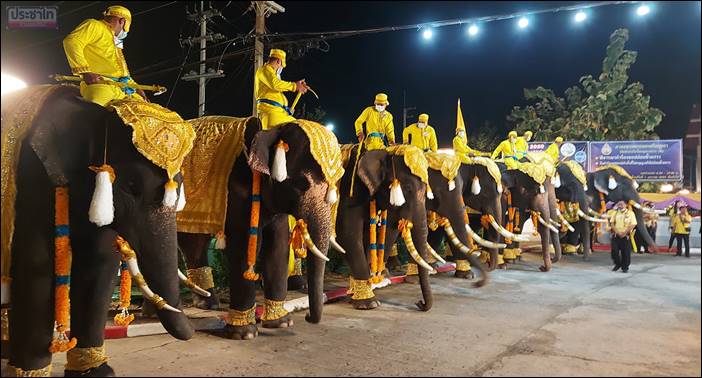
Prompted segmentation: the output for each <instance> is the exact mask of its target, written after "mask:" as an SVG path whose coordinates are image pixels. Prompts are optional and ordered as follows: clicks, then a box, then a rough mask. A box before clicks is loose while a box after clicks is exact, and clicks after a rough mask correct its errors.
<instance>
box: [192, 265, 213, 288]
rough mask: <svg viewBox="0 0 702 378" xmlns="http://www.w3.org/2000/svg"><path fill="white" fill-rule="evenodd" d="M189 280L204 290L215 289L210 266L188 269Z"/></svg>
mask: <svg viewBox="0 0 702 378" xmlns="http://www.w3.org/2000/svg"><path fill="white" fill-rule="evenodd" d="M188 278H189V279H190V280H191V281H193V283H194V284H195V285H197V286H199V287H200V288H201V289H202V290H209V289H212V288H213V287H214V277H212V268H211V267H209V266H203V267H200V268H193V269H188Z"/></svg>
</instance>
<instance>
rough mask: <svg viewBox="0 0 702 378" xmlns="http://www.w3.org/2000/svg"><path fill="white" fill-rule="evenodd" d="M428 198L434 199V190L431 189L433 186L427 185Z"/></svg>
mask: <svg viewBox="0 0 702 378" xmlns="http://www.w3.org/2000/svg"><path fill="white" fill-rule="evenodd" d="M427 198H428V199H430V200H433V199H434V192H432V191H431V186H429V185H427Z"/></svg>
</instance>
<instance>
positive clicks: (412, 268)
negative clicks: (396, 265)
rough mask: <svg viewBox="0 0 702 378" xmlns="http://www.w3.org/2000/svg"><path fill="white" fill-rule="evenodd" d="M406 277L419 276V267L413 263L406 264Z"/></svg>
mask: <svg viewBox="0 0 702 378" xmlns="http://www.w3.org/2000/svg"><path fill="white" fill-rule="evenodd" d="M405 274H406V275H408V276H416V275H418V274H419V266H418V265H417V264H415V263H408V264H407V273H405Z"/></svg>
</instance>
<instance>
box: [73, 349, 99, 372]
mask: <svg viewBox="0 0 702 378" xmlns="http://www.w3.org/2000/svg"><path fill="white" fill-rule="evenodd" d="M106 362H107V355H106V354H105V345H102V346H99V347H90V348H74V349H72V350H69V351H68V353H66V370H72V371H86V370H88V369H93V368H96V367H98V366H100V365H102V364H104V363H106Z"/></svg>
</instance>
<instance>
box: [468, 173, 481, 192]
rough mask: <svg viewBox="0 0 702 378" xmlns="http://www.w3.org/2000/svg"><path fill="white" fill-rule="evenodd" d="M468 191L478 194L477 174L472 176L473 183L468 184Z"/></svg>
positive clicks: (478, 181) (478, 180) (478, 182)
mask: <svg viewBox="0 0 702 378" xmlns="http://www.w3.org/2000/svg"><path fill="white" fill-rule="evenodd" d="M470 192H471V193H473V194H474V195H476V196H477V195H478V194H480V179H478V176H475V177H473V184H472V185H471V186H470Z"/></svg>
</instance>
